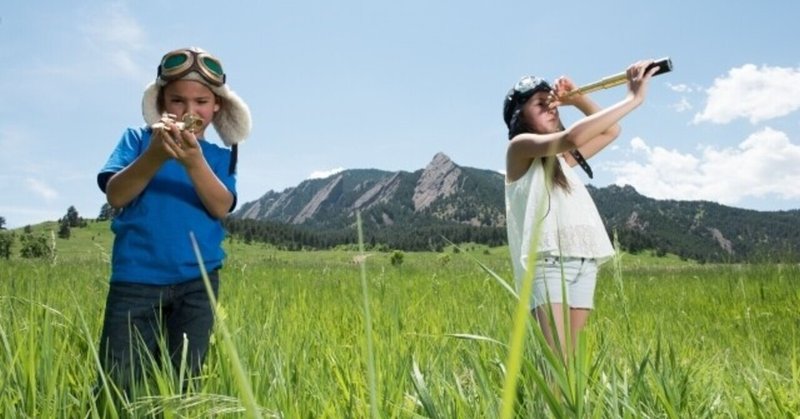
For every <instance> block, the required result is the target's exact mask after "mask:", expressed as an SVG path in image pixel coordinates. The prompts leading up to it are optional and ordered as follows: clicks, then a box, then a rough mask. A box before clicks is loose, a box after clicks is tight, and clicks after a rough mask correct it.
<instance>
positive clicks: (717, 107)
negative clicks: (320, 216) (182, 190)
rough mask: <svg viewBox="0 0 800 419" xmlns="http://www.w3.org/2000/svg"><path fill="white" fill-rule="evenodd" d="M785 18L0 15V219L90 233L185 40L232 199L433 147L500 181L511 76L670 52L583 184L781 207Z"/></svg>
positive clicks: (598, 97)
mask: <svg viewBox="0 0 800 419" xmlns="http://www.w3.org/2000/svg"><path fill="white" fill-rule="evenodd" d="M797 16H800V3H797V2H789V1H782V2H777V1H766V2H731V1H717V0H712V1H691V2H689V1H661V2H642V1H605V2H577V1H559V2H533V1H497V2H477V1H418V0H409V1H401V2H398V1H381V0H372V1H339V2H325V1H277V2H276V1H271V2H270V1H265V2H241V1H230V2H219V1H217V2H209V1H204V0H199V1H191V2H184V1H173V2H168V3H167V2H154V1H80V0H76V1H70V2H63V1H22V0H8V1H4V2H3V4H2V5H0V62H2V63H3V64H2V65H1V66H0V94H2V100H0V216H2V217H5V219H6V227H11V228H15V227H21V226H24V225H27V224H35V223H38V222H42V221H46V220H55V219H58V218H59V217H61V216H63V215H64V214H65V213H66V210H67V208H68V207H69V206H71V205H74V206H75V207H76V208H77V209H78V212H79V213H80V214H81V215H82V216H84V217H96V216H97V214H98V212H99V209H100V207H101V205H102V204H103V202H104V200H105V198H104V196H103V195H102V194H101V192H100V191H99V189H98V188H97V186H96V183H95V176H96V173H97V171H98V169H99V168H100V167H101V166H102V165H103V163H104V162H105V160H106V158H107V157H108V155H109V153H110V152H111V150H112V148H113V147H114V145H115V144H116V142H117V141H118V139H119V137H120V135H121V134H122V132H123V130H124V129H125V128H126V127H128V126H137V125H140V124H142V123H143V120H142V117H141V107H140V103H141V97H142V92H143V89H144V86H145V85H146V84H147V83H148V82H150V81H151V80H152V79H153V78H154V77H155V69H156V66H157V64H158V61H159V60H160V58H161V56H162V55H163V53H164V52H166V51H168V50H171V49H175V48H178V47H183V46H192V45H193V46H199V47H202V48H204V49H206V50H209V51H210V52H212V53H214V54H216V55H217V56H218V57H220V58H221V59H222V62H223V64H224V66H225V68H226V70H227V72H228V82H229V85H230V87H231V88H232V89H234V90H235V91H236V92H237V93H239V94H240V95H241V96H242V97H243V98H244V99H245V100H246V101H247V102H248V104H249V105H250V108H251V110H252V113H253V131H252V136H251V137H250V138H249V139H248V140H247V141H246V142H245V143H243V144H242V145H241V147H240V162H239V177H238V188H239V200H240V203H241V202H246V201H251V200H254V199H257V198H259V197H260V196H261V195H263V194H264V193H265V192H267V191H269V190H276V191H281V190H283V189H285V188H287V187H292V186H296V185H297V184H298V183H300V182H301V181H303V180H304V179H307V178H309V177H313V176H322V175H323V174H325V173H331V172H333V171H336V170H341V169H343V168H347V169H351V168H377V169H383V170H390V171H395V170H406V171H414V170H417V169H421V168H423V167H425V165H427V163H428V162H429V161H430V160H431V159H432V158H433V156H434V155H435V154H436V153H437V152H444V153H445V154H447V155H448V156H450V158H451V159H452V160H453V161H455V162H456V163H457V164H459V165H462V166H470V167H477V168H483V169H493V170H501V169H502V168H503V166H504V153H505V146H506V132H505V126H504V125H503V121H502V117H501V108H502V99H503V96H504V94H505V93H506V91H507V90H508V88H509V87H510V86H511V85H512V84H513V83H514V82H515V81H516V80H517V79H518V78H519V77H521V76H522V75H525V74H535V75H538V76H541V77H545V78H548V79H551V80H552V79H553V78H555V77H558V76H560V75H568V76H570V77H572V78H573V80H575V82H576V83H577V84H586V83H589V82H593V81H595V80H597V79H599V78H602V77H605V76H608V75H611V74H615V73H618V72H620V71H623V70H624V69H625V67H627V65H628V64H630V63H631V62H633V61H635V60H638V59H642V58H659V57H664V56H669V57H671V59H672V61H673V65H674V70H673V72H671V73H668V74H665V75H661V76H658V77H656V78H655V79H653V83H652V85H651V87H650V90H649V92H650V93H649V96H648V99H647V101H646V102H645V104H644V105H643V106H641V107H640V108H639V109H637V110H636V111H635V112H634V113H633V114H631V115H629V116H628V117H627V118H626V119H625V120H623V123H622V134H621V135H620V137H619V138H618V139H617V140H616V142H615V143H614V144H613V145H612V147H610V148H609V149H606V150H605V151H604V152H603V153H601V154H600V155H598V156H596V157H595V158H593V159H592V161H591V163H592V166H593V167H594V171H595V178H594V179H593V180H591V181H590V180H589V179H588V178H585V180H586V181H587V182H588V183H591V184H593V185H595V186H598V187H602V186H607V185H609V184H620V185H624V184H630V185H632V186H633V187H635V188H636V189H637V190H638V191H639V192H640V193H642V194H644V195H647V196H650V197H653V198H659V199H679V200H710V201H715V202H720V203H723V204H726V205H731V206H735V207H740V208H749V209H756V210H763V211H772V210H786V209H798V208H800V118H798V115H800V46H798V44H797V40H798V39H800V26H798V25H797ZM624 93H625V89H624V87H618V88H614V89H609V90H605V91H602V92H597V93H594V94H592V97H593V99H594V100H595V101H596V102H598V103H599V104H600V105H602V106H607V105H610V104H612V103H614V102H615V101H617V100H619V99H620V98H622V97H623V95H624ZM562 117H563V119H564V122H565V124H567V125H569V124H570V123H572V122H574V121H575V120H576V118H578V117H579V115H578V114H577V113H575V112H574V111H572V110H570V109H565V110H562ZM209 139H210V140H211V141H215V142H218V141H219V140H218V139H217V137H216V133H213V132H212V133H211V134H210V135H209Z"/></svg>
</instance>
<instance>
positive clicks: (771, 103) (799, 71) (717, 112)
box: [694, 64, 800, 124]
mask: <svg viewBox="0 0 800 419" xmlns="http://www.w3.org/2000/svg"><path fill="white" fill-rule="evenodd" d="M706 93H707V94H708V102H707V103H706V107H705V109H703V110H702V111H701V112H699V113H698V114H696V115H695V117H694V122H695V123H698V122H705V121H709V122H713V123H717V124H724V123H728V122H730V121H732V120H734V119H736V118H747V119H749V120H750V122H751V123H754V124H755V123H757V122H760V121H765V120H768V119H772V118H777V117H780V116H784V115H787V114H789V113H791V112H793V111H795V110H797V109H798V108H800V68H784V67H769V66H762V67H761V68H758V67H756V66H755V65H753V64H745V65H743V66H742V67H739V68H733V69H731V70H730V71H729V72H728V75H727V76H724V77H721V78H717V79H716V80H714V85H713V86H711V88H709V89H708V90H706Z"/></svg>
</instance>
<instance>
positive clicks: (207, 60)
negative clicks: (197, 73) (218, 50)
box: [201, 57, 225, 77]
mask: <svg viewBox="0 0 800 419" xmlns="http://www.w3.org/2000/svg"><path fill="white" fill-rule="evenodd" d="M201 61H202V62H203V65H204V66H205V67H206V69H208V70H209V71H211V72H212V73H214V74H216V75H218V76H220V77H222V75H223V74H225V73H223V71H222V64H220V62H219V61H217V60H215V59H213V58H211V57H203V58H202V59H201Z"/></svg>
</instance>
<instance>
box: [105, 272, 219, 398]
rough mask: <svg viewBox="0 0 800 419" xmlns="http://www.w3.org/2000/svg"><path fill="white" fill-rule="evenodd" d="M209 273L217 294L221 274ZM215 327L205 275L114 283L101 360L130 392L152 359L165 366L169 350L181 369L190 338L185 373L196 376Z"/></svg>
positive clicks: (117, 380) (107, 310) (112, 284)
mask: <svg viewBox="0 0 800 419" xmlns="http://www.w3.org/2000/svg"><path fill="white" fill-rule="evenodd" d="M208 277H209V280H210V281H211V288H212V289H213V290H214V296H215V298H216V296H217V295H219V273H218V272H217V271H216V270H215V271H213V272H209V274H208ZM213 326H214V313H213V311H212V308H211V304H210V300H209V298H208V292H207V291H206V288H205V284H204V282H203V279H202V278H198V279H194V280H191V281H188V282H184V283H181V284H177V285H167V286H155V285H144V284H137V283H130V282H117V281H114V282H111V286H110V288H109V290H108V300H107V302H106V311H105V320H104V322H103V333H102V335H101V337H100V352H99V356H100V361H101V362H102V364H103V368H104V369H105V371H106V372H108V373H109V374H110V375H111V377H112V379H113V380H114V382H115V383H116V384H117V385H118V386H119V387H120V389H121V390H123V391H124V392H126V393H128V392H129V391H130V390H131V388H132V386H133V385H135V383H136V382H138V381H139V380H140V379H141V378H142V377H143V372H144V371H146V370H147V369H149V368H150V366H152V365H153V361H155V363H156V364H160V361H161V358H162V353H161V351H162V349H164V348H166V350H167V351H169V352H168V355H169V357H170V360H171V363H172V365H173V367H175V368H176V369H177V368H178V367H179V366H180V364H181V357H182V352H183V345H184V339H185V340H186V346H187V358H186V372H187V374H188V375H189V377H192V376H197V375H199V373H200V370H201V368H202V366H203V359H204V358H205V355H206V351H207V350H208V341H209V337H210V335H211V329H212V327H213ZM184 335H185V338H184ZM162 337H163V339H162ZM162 343H163V344H162ZM151 356H152V358H151ZM184 384H185V383H184Z"/></svg>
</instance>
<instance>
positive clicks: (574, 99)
mask: <svg viewBox="0 0 800 419" xmlns="http://www.w3.org/2000/svg"><path fill="white" fill-rule="evenodd" d="M577 88H578V86H576V85H575V83H574V82H573V81H572V79H570V78H568V77H566V76H561V77H559V78H557V79H556V80H555V82H554V83H553V91H552V92H551V93H550V107H551V108H552V107H556V106H565V105H572V106H576V105H577V104H578V103H580V102H581V101H583V100H584V99H585V98H584V96H583V95H582V94H575V95H571V96H569V97H564V95H566V94H567V93H568V92H571V91H573V90H575V89H577Z"/></svg>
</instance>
